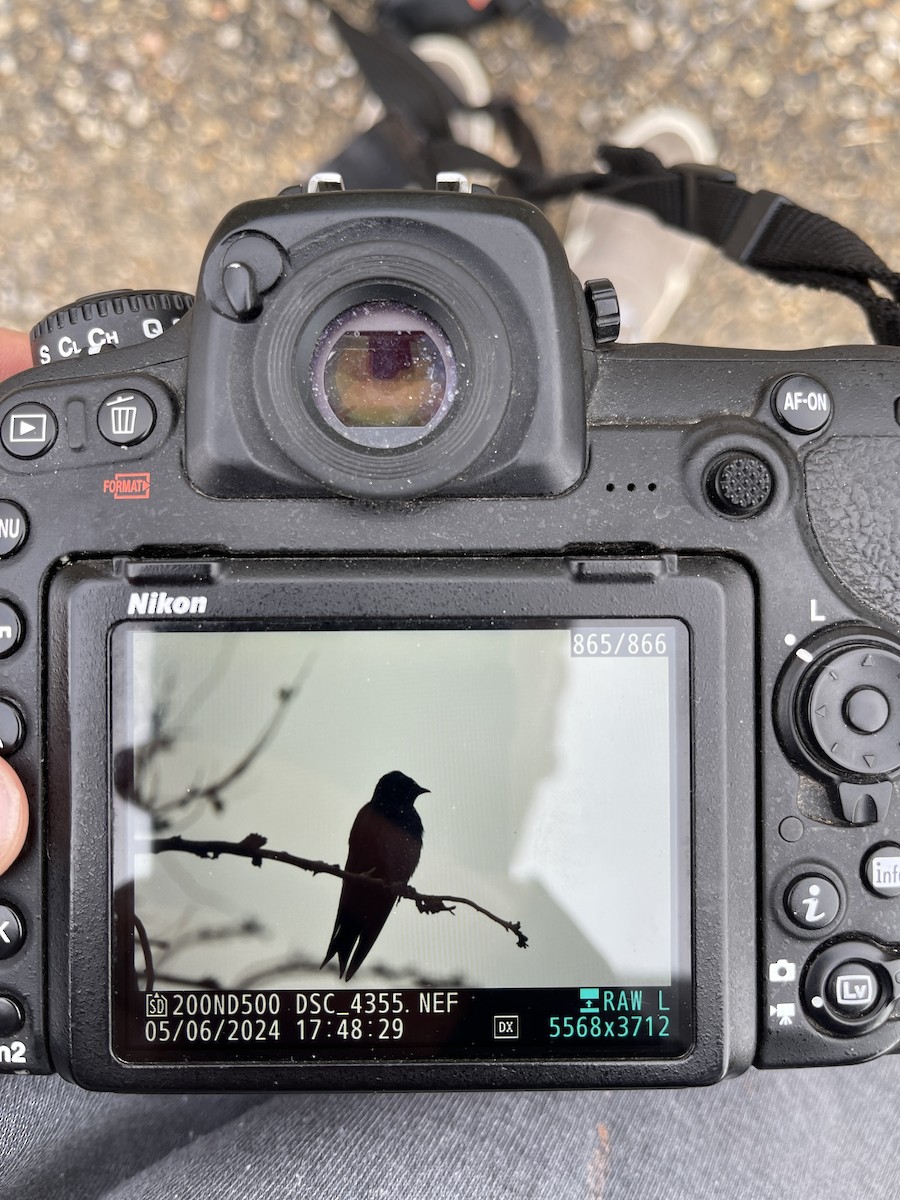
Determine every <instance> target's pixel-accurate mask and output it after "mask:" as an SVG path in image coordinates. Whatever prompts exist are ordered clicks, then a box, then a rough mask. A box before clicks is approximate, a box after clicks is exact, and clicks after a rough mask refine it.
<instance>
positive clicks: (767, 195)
mask: <svg viewBox="0 0 900 1200" xmlns="http://www.w3.org/2000/svg"><path fill="white" fill-rule="evenodd" d="M792 204H793V202H792V201H791V200H788V198H787V196H781V195H779V193H778V192H765V191H763V192H753V193H751V194H750V195H749V196H748V197H747V200H746V202H745V203H744V206H743V207H742V208H741V211H740V213H739V215H738V219H737V220H736V221H735V223H734V225H733V226H732V229H731V232H730V233H729V235H728V237H727V238H725V240H724V242H723V243H722V245H721V247H720V249H721V251H722V253H723V254H724V255H725V256H726V257H727V258H730V259H731V260H732V261H733V262H737V263H749V261H750V259H751V257H752V255H753V251H754V250H755V249H756V247H757V246H758V245H759V243H760V240H761V238H762V236H763V234H764V233H765V232H766V230H767V229H768V228H769V226H770V225H771V224H772V219H773V217H774V216H775V214H776V213H777V212H778V211H779V210H780V209H782V208H786V207H787V206H789V205H792Z"/></svg>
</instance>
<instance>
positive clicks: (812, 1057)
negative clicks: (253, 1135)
mask: <svg viewBox="0 0 900 1200" xmlns="http://www.w3.org/2000/svg"><path fill="white" fill-rule="evenodd" d="M615 332H616V301H615V292H614V289H613V287H612V285H611V284H609V283H608V282H606V281H603V280H597V281H592V282H591V283H589V284H588V285H587V286H586V288H582V287H581V286H580V285H579V284H578V283H577V281H576V280H575V279H574V277H573V275H572V273H571V272H570V270H569V266H568V264H567V262H566V259H565V255H564V251H563V249H562V246H561V244H560V242H559V241H558V239H557V237H556V235H555V234H554V232H553V230H552V228H551V226H550V224H549V223H548V221H547V220H546V218H545V217H544V216H543V215H542V214H541V212H540V211H539V210H538V209H536V208H534V207H532V206H531V205H530V204H528V203H525V202H524V201H519V200H514V199H510V198H505V197H500V196H495V195H493V194H490V193H488V192H487V190H485V189H478V188H470V187H469V186H468V184H467V182H466V181H465V180H464V179H463V178H461V177H457V176H452V175H448V176H441V177H439V178H438V182H437V186H436V188H435V190H434V191H433V192H412V191H407V192H400V191H397V192H386V191H385V192H353V191H345V190H344V189H343V187H342V185H341V181H340V180H339V179H338V178H336V177H334V176H319V177H315V178H314V179H313V180H312V181H310V183H309V184H308V185H307V186H305V187H303V188H298V189H290V190H289V191H288V192H287V193H283V194H282V195H281V196H279V197H276V198H274V199H267V200H261V201H256V202H253V203H248V204H244V205H242V206H240V207H239V208H237V209H235V210H234V211H233V212H232V213H230V214H229V215H228V216H227V217H226V218H225V220H224V221H223V222H222V224H221V225H220V226H219V228H218V229H217V231H216V232H215V234H214V236H213V238H212V241H211V243H210V246H209V248H208V250H207V252H206V254H205V257H204V259H203V263H202V267H201V271H200V277H199V283H198V288H197V295H196V298H192V297H190V296H187V295H184V294H182V293H166V292H122V293H106V294H103V295H98V296H92V297H88V298H84V299H81V300H79V301H77V302H75V303H74V304H71V305H69V306H67V307H64V308H61V309H59V310H57V311H56V312H54V313H52V314H51V315H50V316H49V317H47V318H45V319H44V320H43V321H42V322H41V323H40V324H39V325H38V326H37V327H36V328H35V330H34V331H33V335H32V338H33V345H34V360H35V364H36V365H35V368H34V369H33V370H31V371H28V372H24V373H22V374H21V375H19V376H17V377H15V378H14V379H12V380H10V381H8V382H7V384H6V385H5V391H4V393H3V397H2V407H0V458H2V462H3V469H4V488H3V494H2V497H0V655H2V665H0V740H2V753H3V754H4V755H6V756H8V757H9V758H10V761H11V762H12V763H13V764H14V765H15V767H16V769H17V770H18V771H19V773H20V775H21V777H22V779H23V781H24V783H25V786H26V788H27V790H28V792H29V796H30V800H31V804H32V823H31V831H30V834H29V841H28V843H27V845H26V848H25V851H24V853H23V855H22V856H21V858H20V860H19V861H18V862H17V863H16V865H15V866H14V867H13V868H12V869H11V870H10V871H9V872H8V874H7V875H6V876H4V878H3V880H2V881H0V1070H3V1071H25V1072H34V1073H46V1072H49V1071H58V1072H60V1073H62V1074H63V1075H65V1076H66V1077H68V1078H69V1079H71V1080H74V1081H75V1082H77V1083H79V1084H81V1085H82V1086H85V1087H89V1088H95V1089H110V1090H131V1091H142V1090H147V1091H154V1090H171V1091H189V1090H194V1089H196V1090H204V1089H207V1090H216V1091H221V1090H223V1089H226V1088H235V1089H248V1090H253V1089H279V1090H282V1089H291V1088H296V1089H303V1088H311V1089H316V1088H321V1089H331V1090H334V1089H361V1088H379V1089H393V1088H398V1089H403V1088H487V1087H505V1088H522V1087H540V1088H546V1087H565V1088H573V1087H619V1086H631V1087H645V1086H681V1085H690V1084H707V1083H712V1082H715V1081H716V1080H718V1079H721V1078H722V1077H723V1076H725V1075H727V1074H734V1073H737V1072H740V1071H741V1070H744V1069H745V1068H747V1067H748V1066H750V1065H751V1064H756V1065H757V1066H761V1067H787V1066H811V1065H827V1064H838V1063H850V1062H855V1061H863V1060H867V1059H871V1058H873V1057H875V1056H877V1055H880V1054H884V1053H888V1052H890V1051H893V1050H895V1049H896V1048H897V1046H898V1044H900V1023H898V1021H897V1019H896V1015H897V1014H896V1011H895V1006H896V1002H897V999H898V997H900V921H898V906H900V801H898V800H897V798H896V796H895V788H896V782H897V779H898V777H900V627H898V612H900V541H898V539H900V518H898V514H900V505H898V482H897V481H898V479H900V427H898V423H900V408H898V401H897V396H898V394H900V352H898V351H897V350H896V349H890V348H885V347H874V346H872V347H863V346H843V347H831V348H823V349H815V350H803V351H797V352H793V353H771V352H760V351H744V350H728V349H706V348H701V347H682V346H669V345H655V346H625V345H616V344H615Z"/></svg>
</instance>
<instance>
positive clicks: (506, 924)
mask: <svg viewBox="0 0 900 1200" xmlns="http://www.w3.org/2000/svg"><path fill="white" fill-rule="evenodd" d="M267 840H268V839H267V838H264V837H263V836H262V835H261V834H259V833H249V834H248V835H247V836H246V837H245V838H244V839H243V841H240V842H223V841H188V839H187V838H183V837H181V836H180V835H179V834H175V835H174V836H173V837H166V838H153V840H152V841H151V842H150V843H149V847H146V849H149V851H150V853H152V854H164V853H165V852H166V851H169V850H178V851H181V852H182V853H183V854H195V855H196V856H197V857H198V858H218V857H219V856H220V855H222V854H233V855H235V856H237V857H238V858H249V859H250V861H251V862H252V864H253V865H254V867H261V866H262V863H263V859H264V858H267V859H269V860H270V861H271V862H280V863H286V864H287V865H288V866H290V867H299V869H300V870H301V871H311V872H312V874H313V875H334V876H335V878H337V879H352V880H355V881H359V882H360V883H369V884H374V885H376V886H378V887H382V888H385V889H386V890H387V891H390V892H392V893H393V894H394V895H395V896H397V897H399V898H401V899H403V900H412V901H413V903H414V904H415V906H416V908H417V909H418V910H419V912H421V913H439V912H449V913H452V912H454V911H455V907H454V906H455V905H457V904H465V905H466V906H467V907H469V908H473V909H474V910H475V911H476V912H480V913H481V914H482V916H485V917H487V918H488V919H489V920H491V921H493V922H494V923H495V924H497V925H499V926H500V927H501V928H502V929H506V930H507V931H508V932H509V933H511V934H513V935H514V936H515V938H516V943H517V945H519V946H520V947H521V948H522V949H523V950H524V949H525V948H526V947H527V945H528V938H527V937H526V936H525V934H524V933H523V932H522V923H521V921H504V919H503V918H502V917H498V916H496V915H495V914H494V913H492V912H490V911H489V910H488V909H486V908H482V906H481V905H480V904H476V903H475V901H474V900H468V899H466V897H465V896H431V895H427V894H425V893H424V892H418V891H416V889H415V888H414V887H410V885H409V884H408V883H403V884H394V883H388V882H387V881H386V880H384V879H379V878H378V877H377V876H374V875H364V874H358V873H357V872H354V871H345V870H344V869H343V868H342V867H339V866H338V865H337V863H327V862H321V861H317V860H315V859H312V858H301V857H300V856H299V855H297V854H290V853H289V852H288V851H287V850H264V849H263V847H264V846H265V844H266V841H267ZM137 849H138V850H140V851H144V850H145V846H138V847H137Z"/></svg>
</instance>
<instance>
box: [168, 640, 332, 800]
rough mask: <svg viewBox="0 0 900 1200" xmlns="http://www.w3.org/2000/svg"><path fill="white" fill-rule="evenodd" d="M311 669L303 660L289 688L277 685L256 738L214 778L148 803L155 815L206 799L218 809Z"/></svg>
mask: <svg viewBox="0 0 900 1200" xmlns="http://www.w3.org/2000/svg"><path fill="white" fill-rule="evenodd" d="M311 670H312V663H311V662H310V663H307V664H306V665H305V666H304V667H303V668H302V669H301V670H300V671H299V673H298V674H297V677H296V678H295V680H294V682H293V683H292V684H291V686H290V687H284V688H280V689H279V691H278V697H277V700H278V702H277V704H276V706H275V711H274V712H273V713H272V716H271V717H270V718H269V720H268V721H267V723H266V724H265V725H264V726H263V728H262V729H261V730H260V732H259V734H258V735H257V738H256V740H255V741H254V742H252V743H251V744H250V746H249V747H248V749H247V750H246V751H245V752H244V753H243V754H242V755H241V757H240V758H239V759H238V760H237V762H236V763H234V764H233V765H232V766H231V767H229V769H228V770H227V771H226V772H225V773H224V775H220V776H219V778H218V779H215V780H213V782H212V783H207V784H204V785H203V786H202V787H189V788H186V789H185V791H184V792H182V794H181V795H180V796H175V797H174V798H173V799H171V800H165V801H163V802H161V803H160V802H157V803H155V804H153V805H152V811H153V812H154V813H155V814H159V813H165V812H171V811H172V810H174V809H179V808H186V807H187V806H188V805H190V804H195V803H198V802H202V801H204V800H207V801H209V803H210V804H212V806H213V808H214V809H216V811H219V812H220V811H221V809H222V807H223V805H222V792H224V791H225V789H226V788H228V787H230V786H231V785H232V784H233V783H235V782H236V781H237V780H238V779H240V777H241V776H242V775H243V774H244V773H245V772H246V771H247V770H249V768H250V767H251V766H252V765H253V763H254V762H255V760H256V759H257V758H258V756H259V755H260V754H261V753H262V752H263V750H265V748H266V746H267V745H268V744H269V742H271V740H272V738H273V737H274V736H275V734H276V733H277V732H278V730H279V728H280V727H281V724H282V722H283V721H284V718H285V716H286V714H287V710H288V706H289V705H290V702H291V700H293V698H294V696H295V695H296V694H297V692H298V691H299V690H300V688H301V687H302V686H303V684H304V683H305V682H306V679H307V677H308V675H309V673H310V671H311Z"/></svg>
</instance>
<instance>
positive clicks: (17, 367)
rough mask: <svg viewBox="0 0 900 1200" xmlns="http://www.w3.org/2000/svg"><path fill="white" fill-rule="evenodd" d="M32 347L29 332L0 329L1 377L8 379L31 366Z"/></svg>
mask: <svg viewBox="0 0 900 1200" xmlns="http://www.w3.org/2000/svg"><path fill="white" fill-rule="evenodd" d="M31 365H32V364H31V347H30V345H29V342H28V334H27V333H18V332H17V331H16V330H14V329H0V379H8V378H9V377H10V375H17V374H18V373H19V371H27V370H28V368H29V367H30V366H31Z"/></svg>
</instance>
